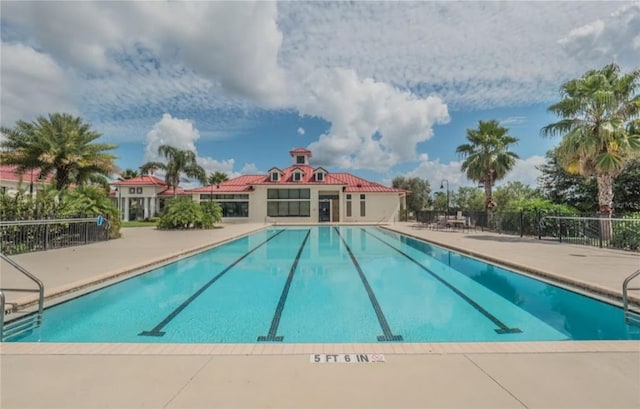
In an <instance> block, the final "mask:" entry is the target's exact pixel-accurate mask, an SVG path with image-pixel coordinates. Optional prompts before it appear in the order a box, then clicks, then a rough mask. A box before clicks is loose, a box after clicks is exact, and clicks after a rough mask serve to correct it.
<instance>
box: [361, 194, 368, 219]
mask: <svg viewBox="0 0 640 409" xmlns="http://www.w3.org/2000/svg"><path fill="white" fill-rule="evenodd" d="M364 198H365V196H364V195H360V217H365V216H366V210H367V209H366V203H367V202H366V201H365V200H364Z"/></svg>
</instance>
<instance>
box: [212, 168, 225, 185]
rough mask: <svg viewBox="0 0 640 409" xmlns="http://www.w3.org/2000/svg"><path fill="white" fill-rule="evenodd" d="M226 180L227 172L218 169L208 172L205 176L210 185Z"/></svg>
mask: <svg viewBox="0 0 640 409" xmlns="http://www.w3.org/2000/svg"><path fill="white" fill-rule="evenodd" d="M227 180H229V176H227V174H226V173H224V172H218V171H216V172H214V173H210V174H209V176H208V178H207V182H208V183H209V184H210V185H217V184H220V183H222V182H226V181H227Z"/></svg>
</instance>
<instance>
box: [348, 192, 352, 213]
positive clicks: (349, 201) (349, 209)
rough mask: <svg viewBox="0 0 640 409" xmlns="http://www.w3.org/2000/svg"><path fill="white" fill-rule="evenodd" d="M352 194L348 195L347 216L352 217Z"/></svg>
mask: <svg viewBox="0 0 640 409" xmlns="http://www.w3.org/2000/svg"><path fill="white" fill-rule="evenodd" d="M351 213H352V211H351V195H347V217H351Z"/></svg>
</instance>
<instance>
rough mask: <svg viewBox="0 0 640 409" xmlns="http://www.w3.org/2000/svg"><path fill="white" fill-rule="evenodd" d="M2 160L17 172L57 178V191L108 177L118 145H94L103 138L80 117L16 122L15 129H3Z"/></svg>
mask: <svg viewBox="0 0 640 409" xmlns="http://www.w3.org/2000/svg"><path fill="white" fill-rule="evenodd" d="M0 131H1V132H2V133H3V134H4V135H5V139H4V140H3V141H2V142H1V143H0V147H1V148H2V152H0V159H1V160H2V163H4V164H7V165H17V166H18V169H17V170H18V172H25V171H27V170H31V169H39V170H40V177H41V178H42V179H44V178H46V177H47V176H48V175H50V174H52V173H53V174H54V181H55V187H56V189H58V190H62V189H64V188H66V187H67V186H69V184H71V183H75V184H77V185H83V184H86V183H87V182H89V181H90V180H91V179H93V178H95V177H96V176H100V175H102V176H109V175H110V174H111V173H113V171H114V169H115V165H114V160H115V159H116V157H115V156H114V155H112V154H110V153H107V152H108V151H110V150H113V149H115V148H116V146H115V145H111V144H104V143H94V141H95V140H96V139H98V138H99V137H100V136H101V135H100V134H99V133H98V132H96V131H93V130H91V127H90V126H89V125H88V124H85V123H84V122H83V121H82V119H81V118H80V117H74V116H72V115H69V114H59V113H55V114H49V117H48V118H45V117H42V116H41V117H38V118H37V119H36V120H35V121H33V122H26V121H22V120H20V121H17V122H16V126H15V127H14V128H2V129H0Z"/></svg>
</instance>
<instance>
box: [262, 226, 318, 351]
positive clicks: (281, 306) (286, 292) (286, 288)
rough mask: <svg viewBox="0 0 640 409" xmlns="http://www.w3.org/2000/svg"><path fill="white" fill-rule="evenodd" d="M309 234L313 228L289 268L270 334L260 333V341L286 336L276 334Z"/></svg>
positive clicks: (276, 340)
mask: <svg viewBox="0 0 640 409" xmlns="http://www.w3.org/2000/svg"><path fill="white" fill-rule="evenodd" d="M309 235H311V229H309V230H307V235H306V236H304V240H303V241H302V245H301V246H300V249H299V250H298V254H296V258H295V260H293V264H292V265H291V269H290V270H289V275H288V276H287V282H286V283H285V284H284V288H283V289H282V294H280V300H279V301H278V306H277V307H276V312H275V314H273V319H272V320H271V327H270V328H269V334H267V336H264V335H260V336H259V337H258V342H265V341H267V342H274V341H275V342H282V340H283V339H284V337H283V336H282V335H280V336H276V333H277V331H278V326H279V325H280V317H281V316H282V310H283V309H284V304H285V303H286V302H287V297H288V296H289V288H291V282H292V281H293V275H294V274H295V272H296V268H298V261H299V260H300V256H301V255H302V250H303V249H304V246H305V245H306V244H307V240H309Z"/></svg>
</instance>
